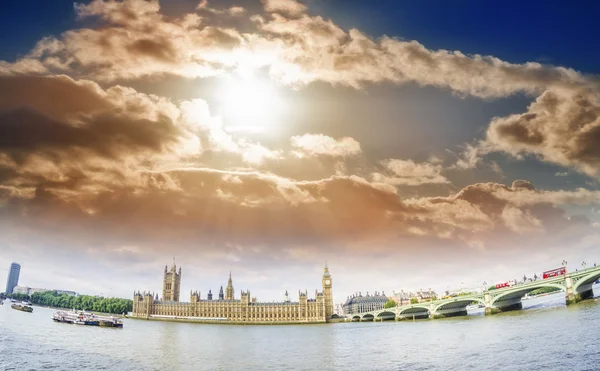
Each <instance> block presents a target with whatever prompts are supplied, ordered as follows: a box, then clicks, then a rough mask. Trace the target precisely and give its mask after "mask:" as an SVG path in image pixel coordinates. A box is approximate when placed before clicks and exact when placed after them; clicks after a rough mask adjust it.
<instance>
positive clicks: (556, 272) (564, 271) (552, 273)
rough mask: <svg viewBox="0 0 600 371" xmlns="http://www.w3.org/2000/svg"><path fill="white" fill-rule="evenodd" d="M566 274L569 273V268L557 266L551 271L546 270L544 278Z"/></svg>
mask: <svg viewBox="0 0 600 371" xmlns="http://www.w3.org/2000/svg"><path fill="white" fill-rule="evenodd" d="M564 274H567V268H565V267H562V268H556V269H553V270H551V271H546V272H544V274H543V278H544V279H546V278H551V277H558V276H562V275H564Z"/></svg>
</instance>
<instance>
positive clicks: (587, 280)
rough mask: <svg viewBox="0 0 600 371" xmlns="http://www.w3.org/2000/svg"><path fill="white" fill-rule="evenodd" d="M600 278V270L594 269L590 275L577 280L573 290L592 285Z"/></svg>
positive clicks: (576, 290)
mask: <svg viewBox="0 0 600 371" xmlns="http://www.w3.org/2000/svg"><path fill="white" fill-rule="evenodd" d="M598 278H600V270H594V271H593V272H590V273H589V274H588V275H585V276H583V277H581V278H580V279H579V280H577V282H575V283H574V284H573V291H574V292H579V290H580V288H581V286H591V285H593V284H594V282H596V281H597V280H598Z"/></svg>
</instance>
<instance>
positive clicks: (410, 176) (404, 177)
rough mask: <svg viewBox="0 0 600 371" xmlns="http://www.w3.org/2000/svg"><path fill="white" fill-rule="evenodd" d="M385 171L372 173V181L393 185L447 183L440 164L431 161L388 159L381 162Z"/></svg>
mask: <svg viewBox="0 0 600 371" xmlns="http://www.w3.org/2000/svg"><path fill="white" fill-rule="evenodd" d="M382 165H383V166H384V167H385V169H386V173H384V174H382V173H377V172H376V173H373V174H372V175H371V176H372V178H373V181H375V182H382V183H388V184H393V185H406V186H418V185H422V184H448V183H450V181H449V180H448V179H446V177H444V176H443V175H442V174H441V172H442V169H443V168H442V166H441V165H439V164H433V163H427V162H425V163H421V164H417V163H415V162H414V161H412V160H398V159H390V160H385V161H383V162H382Z"/></svg>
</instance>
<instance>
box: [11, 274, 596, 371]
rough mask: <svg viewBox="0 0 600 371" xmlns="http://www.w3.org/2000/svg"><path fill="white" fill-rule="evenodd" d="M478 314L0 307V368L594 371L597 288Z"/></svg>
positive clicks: (546, 297) (528, 301)
mask: <svg viewBox="0 0 600 371" xmlns="http://www.w3.org/2000/svg"><path fill="white" fill-rule="evenodd" d="M594 295H595V298H594V299H591V300H587V301H585V302H582V303H579V304H576V305H573V306H569V307H566V306H565V305H564V294H562V293H559V294H553V295H548V296H545V297H538V298H535V299H531V300H527V301H524V310H522V311H514V312H508V313H502V314H497V315H493V316H487V317H486V316H483V315H482V312H479V313H473V314H472V315H469V316H467V317H457V318H448V319H440V320H421V321H416V322H412V321H403V322H393V321H392V322H383V323H380V322H377V323H373V322H370V323H368V322H362V323H337V324H328V325H291V326H256V325H254V326H252V325H251V326H237V325H202V324H187V323H170V322H154V321H144V320H133V319H124V320H123V323H124V328H123V329H112V328H100V327H89V326H77V325H69V324H62V323H55V322H53V321H52V319H51V315H52V313H53V311H54V310H52V309H47V308H41V307H34V312H33V313H31V314H30V313H24V312H20V311H16V310H12V309H11V308H10V302H8V301H7V302H5V304H4V305H2V306H0V369H2V370H119V371H123V370H233V369H236V370H264V369H269V370H286V369H298V370H338V369H343V370H463V369H464V370H498V369H503V370H534V369H540V370H541V369H543V370H598V369H599V368H600V337H599V336H598V329H599V328H600V299H599V298H598V295H600V286H599V285H596V286H595V288H594Z"/></svg>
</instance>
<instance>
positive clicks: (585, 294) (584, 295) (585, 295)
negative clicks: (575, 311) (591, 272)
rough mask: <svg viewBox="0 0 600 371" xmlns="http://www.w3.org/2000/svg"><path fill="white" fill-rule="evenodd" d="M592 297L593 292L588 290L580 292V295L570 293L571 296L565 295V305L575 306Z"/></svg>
mask: <svg viewBox="0 0 600 371" xmlns="http://www.w3.org/2000/svg"><path fill="white" fill-rule="evenodd" d="M593 296H594V291H593V290H592V289H591V288H590V289H589V290H586V291H582V292H580V293H574V292H572V293H571V295H569V294H567V295H566V302H567V305H572V304H577V303H579V302H580V301H582V300H586V299H591V298H592V297H593Z"/></svg>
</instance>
